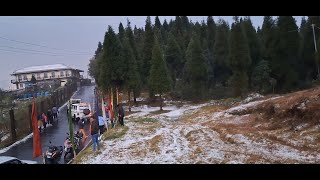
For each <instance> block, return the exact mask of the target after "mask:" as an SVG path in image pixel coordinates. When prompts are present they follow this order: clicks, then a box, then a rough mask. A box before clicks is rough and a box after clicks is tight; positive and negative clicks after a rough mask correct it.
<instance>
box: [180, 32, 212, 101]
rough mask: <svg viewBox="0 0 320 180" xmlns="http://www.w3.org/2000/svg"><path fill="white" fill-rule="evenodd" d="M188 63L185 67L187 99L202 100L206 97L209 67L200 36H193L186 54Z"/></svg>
mask: <svg viewBox="0 0 320 180" xmlns="http://www.w3.org/2000/svg"><path fill="white" fill-rule="evenodd" d="M186 57H187V62H186V65H185V73H184V81H185V83H186V85H187V86H186V87H185V93H184V94H185V95H184V96H187V97H185V98H188V99H192V100H195V99H196V98H199V99H202V98H203V97H204V96H205V93H204V92H205V89H206V86H207V79H208V73H207V66H206V63H205V57H204V56H203V51H202V49H201V44H200V40H199V35H197V34H196V33H194V34H193V36H192V38H191V41H190V43H189V46H188V49H187V52H186Z"/></svg>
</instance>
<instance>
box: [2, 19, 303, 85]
mask: <svg viewBox="0 0 320 180" xmlns="http://www.w3.org/2000/svg"><path fill="white" fill-rule="evenodd" d="M188 17H189V19H191V20H192V22H196V21H202V20H206V18H207V16H188ZM219 17H220V18H222V19H225V20H226V21H227V22H228V23H229V24H230V23H231V22H232V16H214V20H215V21H217V20H218V19H219ZM127 18H128V19H129V20H130V22H131V25H132V27H134V25H137V27H144V25H145V20H146V16H76V17H73V16H67V17H66V16H50V17H49V16H43V17H41V16H1V17H0V88H3V89H8V87H9V85H12V84H11V83H10V80H11V79H13V77H11V76H10V74H11V73H12V72H13V71H15V70H17V69H21V68H24V67H28V66H34V65H46V64H56V63H62V64H65V65H67V66H71V67H75V68H79V69H82V70H84V71H85V73H84V75H85V76H86V75H87V69H88V68H87V67H88V63H89V59H90V58H91V57H92V56H93V54H94V52H95V50H96V48H97V44H98V42H99V41H101V42H102V41H103V38H104V34H105V31H106V30H107V27H108V25H111V26H112V27H113V28H114V29H115V31H118V30H117V29H118V25H119V23H120V22H122V23H123V25H124V26H126V24H127ZM159 18H160V21H161V23H163V20H164V19H167V21H168V22H169V21H170V19H171V18H174V16H160V17H159ZM151 19H152V22H153V23H154V16H152V18H151ZM251 20H252V22H253V24H254V26H256V27H257V26H261V24H262V21H263V16H252V17H251ZM296 20H297V24H298V25H300V20H301V17H296ZM21 42H24V43H21ZM28 43H30V44H28ZM31 44H34V45H41V46H44V47H40V46H34V45H31ZM29 50H32V51H29Z"/></svg>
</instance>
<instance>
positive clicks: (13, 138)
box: [9, 109, 17, 142]
mask: <svg viewBox="0 0 320 180" xmlns="http://www.w3.org/2000/svg"><path fill="white" fill-rule="evenodd" d="M9 114H10V133H11V141H12V142H15V141H16V139H17V133H16V124H15V119H14V111H13V109H10V111H9Z"/></svg>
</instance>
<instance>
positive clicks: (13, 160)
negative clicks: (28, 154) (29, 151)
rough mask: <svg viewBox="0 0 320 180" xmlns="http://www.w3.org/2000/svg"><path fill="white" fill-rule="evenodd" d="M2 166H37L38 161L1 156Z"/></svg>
mask: <svg viewBox="0 0 320 180" xmlns="http://www.w3.org/2000/svg"><path fill="white" fill-rule="evenodd" d="M0 164H37V162H36V161H29V160H20V159H18V158H16V157H11V156H0Z"/></svg>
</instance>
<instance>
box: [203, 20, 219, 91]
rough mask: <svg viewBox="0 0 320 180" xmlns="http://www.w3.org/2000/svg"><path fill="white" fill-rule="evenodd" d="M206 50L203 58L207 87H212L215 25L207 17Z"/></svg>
mask: <svg viewBox="0 0 320 180" xmlns="http://www.w3.org/2000/svg"><path fill="white" fill-rule="evenodd" d="M206 31H207V32H206V38H205V40H206V43H204V44H206V48H207V51H206V52H205V56H206V59H207V64H208V86H209V88H210V87H214V84H215V82H214V58H213V50H214V40H215V33H216V24H215V22H214V20H213V18H212V16H208V18H207V27H206Z"/></svg>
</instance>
